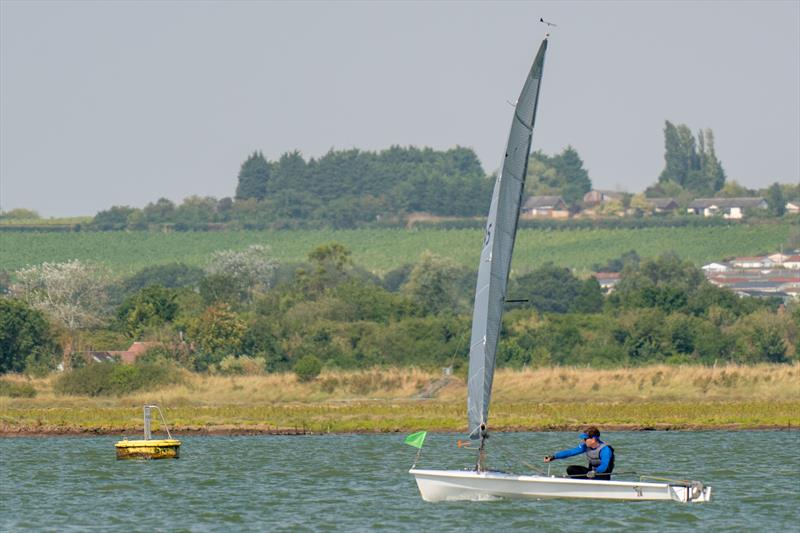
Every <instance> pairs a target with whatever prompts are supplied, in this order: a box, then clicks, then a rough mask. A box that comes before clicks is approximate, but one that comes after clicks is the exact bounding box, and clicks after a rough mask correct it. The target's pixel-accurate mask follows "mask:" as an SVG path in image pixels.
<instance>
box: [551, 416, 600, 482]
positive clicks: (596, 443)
mask: <svg viewBox="0 0 800 533" xmlns="http://www.w3.org/2000/svg"><path fill="white" fill-rule="evenodd" d="M580 438H581V439H583V442H582V443H581V444H579V445H578V446H576V447H575V448H572V449H570V450H561V451H560V452H556V453H554V454H552V455H548V456H546V457H545V458H544V462H545V463H549V462H550V461H555V460H556V459H566V458H567V457H572V456H573V455H580V454H582V453H585V454H586V458H587V459H588V460H589V466H588V467H585V466H579V465H570V466H568V467H567V475H568V476H569V477H571V478H575V479H611V472H612V471H613V470H614V448H612V447H611V446H609V445H608V444H606V443H605V442H603V441H601V440H600V430H598V429H597V428H596V427H594V426H591V427H588V428H586V431H584V432H583V433H581V436H580Z"/></svg>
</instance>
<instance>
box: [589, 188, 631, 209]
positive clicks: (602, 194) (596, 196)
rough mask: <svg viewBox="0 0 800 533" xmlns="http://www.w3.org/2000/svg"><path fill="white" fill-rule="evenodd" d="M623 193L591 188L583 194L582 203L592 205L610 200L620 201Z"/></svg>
mask: <svg viewBox="0 0 800 533" xmlns="http://www.w3.org/2000/svg"><path fill="white" fill-rule="evenodd" d="M624 194H625V193H622V192H619V191H602V190H600V189H592V190H591V191H589V192H587V193H586V194H584V195H583V204H584V205H586V206H593V205H597V204H602V203H605V202H611V201H613V200H616V201H618V202H621V201H622V196H623V195H624Z"/></svg>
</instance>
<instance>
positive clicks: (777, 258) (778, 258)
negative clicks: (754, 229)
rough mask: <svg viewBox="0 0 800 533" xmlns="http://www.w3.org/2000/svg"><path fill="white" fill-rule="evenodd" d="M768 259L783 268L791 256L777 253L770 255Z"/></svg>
mask: <svg viewBox="0 0 800 533" xmlns="http://www.w3.org/2000/svg"><path fill="white" fill-rule="evenodd" d="M767 258H769V259H771V260H772V261H773V262H774V263H775V265H776V266H782V265H783V262H784V261H786V260H787V259H788V258H789V256H788V255H785V254H782V253H777V254H771V255H768V256H767Z"/></svg>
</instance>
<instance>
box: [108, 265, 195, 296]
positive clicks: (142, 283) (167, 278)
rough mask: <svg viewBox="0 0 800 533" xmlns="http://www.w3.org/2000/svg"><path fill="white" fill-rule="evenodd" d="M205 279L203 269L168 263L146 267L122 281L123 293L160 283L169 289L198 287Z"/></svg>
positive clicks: (130, 292)
mask: <svg viewBox="0 0 800 533" xmlns="http://www.w3.org/2000/svg"><path fill="white" fill-rule="evenodd" d="M201 279H203V269H201V268H198V267H192V266H188V265H184V264H183V263H168V264H166V265H153V266H149V267H145V268H143V269H142V270H140V271H139V272H137V273H136V274H134V275H133V276H131V277H130V278H128V279H126V280H125V281H124V282H123V283H122V287H123V294H124V295H126V296H127V295H130V294H133V293H135V292H137V291H139V290H141V289H144V288H145V287H149V286H151V285H160V286H162V287H165V288H167V289H178V288H181V287H196V286H197V284H198V283H200V280H201Z"/></svg>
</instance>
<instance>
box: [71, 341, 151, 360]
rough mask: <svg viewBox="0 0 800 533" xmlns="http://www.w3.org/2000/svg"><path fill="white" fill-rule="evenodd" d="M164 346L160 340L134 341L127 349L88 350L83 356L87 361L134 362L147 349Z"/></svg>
mask: <svg viewBox="0 0 800 533" xmlns="http://www.w3.org/2000/svg"><path fill="white" fill-rule="evenodd" d="M158 346H163V344H162V343H160V342H134V343H133V344H131V346H130V348H128V349H127V350H108V351H102V352H101V351H88V352H83V357H84V359H85V360H86V362H87V363H111V362H115V361H120V362H122V363H127V364H132V363H134V362H136V360H137V359H138V358H139V357H141V356H143V355H144V354H145V353H147V350H149V349H151V348H156V347H158Z"/></svg>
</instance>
